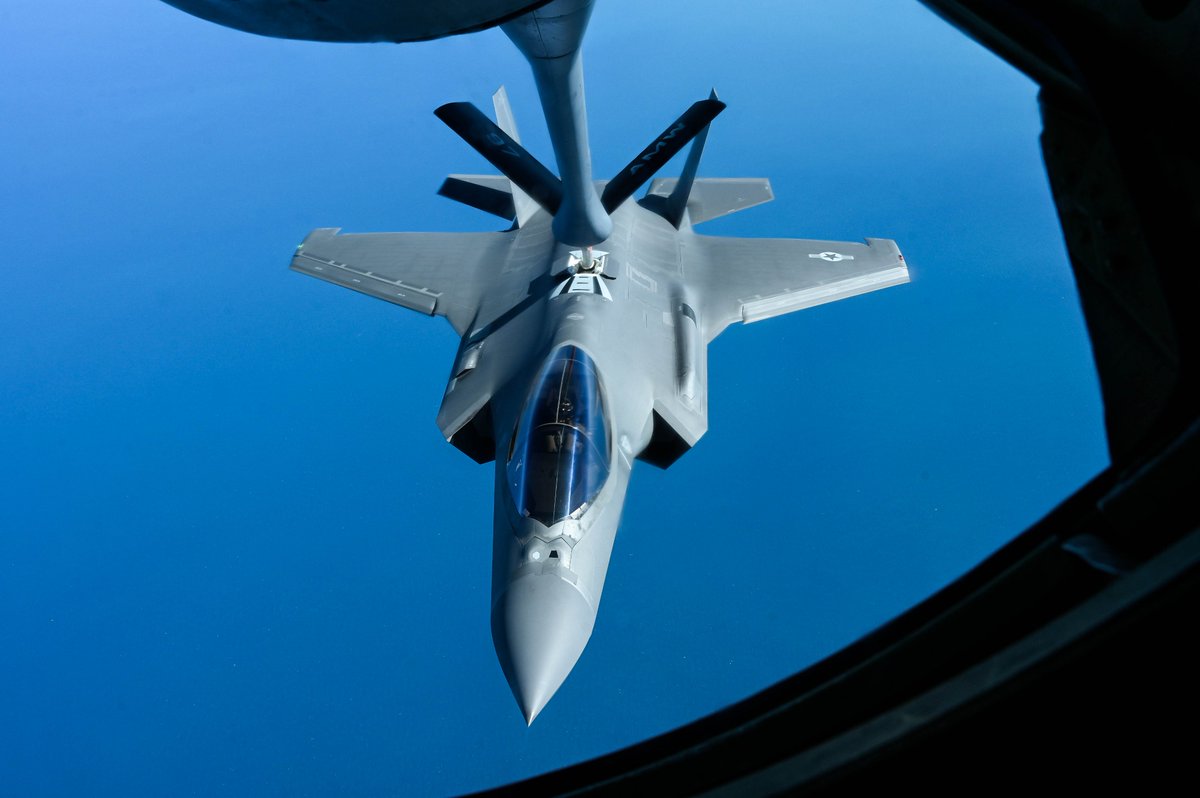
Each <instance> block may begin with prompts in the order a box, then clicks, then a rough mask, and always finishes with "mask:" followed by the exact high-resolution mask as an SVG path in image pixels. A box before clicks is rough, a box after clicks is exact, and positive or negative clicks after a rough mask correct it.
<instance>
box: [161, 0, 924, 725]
mask: <svg viewBox="0 0 1200 798" xmlns="http://www.w3.org/2000/svg"><path fill="white" fill-rule="evenodd" d="M172 1H173V2H174V1H175V0H172ZM197 2H198V0H188V3H189V4H191V5H196V4H197ZM177 4H179V5H181V6H184V5H185V3H184V2H178V3H177ZM216 5H221V4H216ZM366 5H368V6H369V5H370V4H369V3H367V4H366ZM232 7H234V8H246V7H248V6H245V5H240V6H232ZM591 10H592V0H554V2H551V3H549V4H547V5H543V6H541V7H540V8H538V9H537V10H534V11H527V12H525V13H524V14H521V15H519V16H517V17H515V18H511V19H510V20H509V21H507V22H505V23H503V25H502V28H503V30H504V32H505V33H506V34H507V35H508V36H509V38H510V39H511V40H512V41H513V42H514V43H515V44H516V46H517V47H518V48H520V50H521V52H522V53H523V54H524V55H525V56H526V58H527V59H528V60H529V63H530V65H531V66H532V68H533V72H534V76H535V79H536V83H537V87H538V92H539V95H540V99H541V102H542V106H543V109H544V112H545V116H546V122H547V125H548V127H549V131H550V136H551V141H552V144H553V147H554V154H555V157H556V160H557V165H558V176H555V175H554V174H553V173H551V172H550V170H548V169H547V168H546V167H544V166H543V165H542V164H540V163H539V162H538V161H537V160H536V159H534V158H533V157H532V156H531V155H530V154H529V153H527V152H526V151H525V150H524V149H523V148H522V147H521V145H520V142H519V137H518V135H517V129H516V126H515V124H514V121H513V115H512V112H511V110H510V107H509V104H508V100H507V96H506V94H505V92H504V90H503V89H501V90H500V91H499V92H497V93H496V95H495V97H494V98H493V100H494V105H495V114H496V122H495V123H494V122H492V120H490V119H489V118H488V117H486V116H485V115H484V114H483V113H481V112H480V111H478V110H477V109H476V108H474V107H473V106H471V105H469V104H467V103H452V104H449V105H445V106H442V107H441V108H439V109H437V111H436V113H437V114H438V116H439V117H440V118H441V119H442V120H443V121H445V122H446V123H447V124H448V125H449V126H450V127H451V128H452V129H453V130H454V131H455V132H457V133H458V134H459V135H460V136H462V138H464V139H465V140H466V141H467V142H468V143H469V144H471V145H472V146H473V147H474V148H475V149H476V150H478V151H479V152H480V153H481V154H482V155H483V156H484V157H485V158H486V159H487V160H488V161H489V162H490V163H491V164H492V165H494V166H495V167H496V168H497V170H499V172H500V173H501V174H500V175H453V176H451V177H449V178H448V179H447V180H446V181H445V183H444V184H443V185H442V187H441V189H440V191H439V193H441V194H443V195H445V196H447V197H450V198H452V199H455V200H458V201H461V202H464V203H466V204H468V205H471V206H472V207H475V208H479V209H481V210H484V211H488V212H490V213H493V214H496V215H498V216H500V217H502V218H504V219H506V220H509V221H510V222H511V227H509V228H508V229H506V230H504V231H502V232H495V233H367V234H340V233H339V232H338V229H336V228H321V229H317V230H314V231H312V232H311V233H310V234H309V235H308V237H307V238H306V239H305V240H304V243H303V244H301V245H300V247H299V248H298V249H297V250H296V253H295V256H294V257H293V259H292V263H291V267H292V268H293V269H295V270H296V271H299V272H303V273H304V274H308V275H312V276H313V277H319V278H321V279H322V280H327V281H329V282H331V283H335V284H337V285H341V286H345V287H347V288H352V289H354V290H356V291H360V292H362V293H366V294H370V295H371V296H375V297H378V298H380V299H384V300H387V301H389V302H392V303H394V304H397V305H400V306H402V307H406V308H410V309H412V310H417V311H420V312H422V313H426V314H429V315H436V316H444V317H446V319H447V320H448V321H449V322H450V324H451V325H452V326H453V327H454V329H455V331H457V332H458V333H459V335H461V336H462V341H461V343H460V345H459V348H458V353H457V355H456V356H455V359H454V364H453V366H452V368H451V370H450V379H449V383H448V384H447V386H446V392H445V397H444V398H443V400H442V406H441V410H440V411H439V412H438V417H437V423H438V426H439V427H440V428H441V430H442V433H443V434H444V435H445V436H446V439H447V440H448V441H450V442H451V443H452V444H454V445H455V446H457V447H458V448H459V449H461V450H462V451H463V452H465V453H466V454H468V455H469V456H471V457H472V458H474V459H475V460H476V461H477V462H479V463H487V462H491V461H493V460H494V461H495V463H496V481H495V515H494V537H493V566H492V636H493V639H494V642H495V646H496V653H497V655H498V657H499V660H500V664H501V666H502V667H503V669H504V674H505V676H506V677H507V678H508V682H509V684H510V685H511V687H512V691H513V694H514V696H515V697H516V699H517V703H518V704H519V705H520V707H521V711H522V713H523V714H524V716H525V719H526V721H527V722H529V723H532V721H533V719H534V717H536V716H537V714H538V712H540V711H541V710H542V708H543V707H544V706H545V705H546V702H547V701H549V700H550V697H551V696H553V695H554V693H555V691H557V690H558V688H559V686H560V685H561V684H562V682H563V680H564V679H565V678H566V676H567V674H568V673H569V672H570V671H571V669H572V668H573V667H574V665H575V662H576V661H577V660H578V659H579V656H580V654H581V653H582V651H583V648H584V646H585V645H586V644H587V641H588V639H589V637H590V636H591V633H592V627H593V625H594V623H595V620H596V611H597V609H598V607H599V604H600V596H601V593H602V591H603V589H604V579H605V574H606V572H607V570H608V563H609V557H610V555H611V553H612V548H613V541H614V539H615V537H616V534H617V528H618V523H619V520H620V516H621V508H622V505H623V504H624V500H625V491H626V487H627V486H628V484H629V478H630V473H631V471H632V469H633V462H634V460H639V459H640V460H643V461H645V462H648V463H651V464H653V465H656V466H659V467H661V468H666V467H667V466H669V465H671V463H673V462H675V461H676V460H677V459H678V458H679V457H680V456H681V455H682V454H683V453H684V452H686V451H687V450H688V449H690V448H691V447H692V446H694V445H695V443H696V442H697V441H698V440H699V439H700V437H701V436H702V435H704V432H705V430H706V429H707V426H708V389H707V379H708V374H707V365H706V349H707V346H708V343H709V342H710V341H712V340H713V339H714V338H715V337H716V336H717V335H718V334H720V332H721V331H722V330H724V329H725V328H726V327H727V326H729V325H730V324H731V323H733V322H738V321H740V322H743V323H750V322H754V321H760V320H762V319H767V318H770V317H772V316H778V315H780V314H783V313H789V312H791V311H794V310H801V309H803V308H808V307H812V306H814V305H819V304H823V303H826V302H833V301H835V300H839V299H844V298H846V297H850V296H854V295H856V294H862V293H865V292H868V291H874V290H876V289H879V288H886V287H888V286H893V285H898V284H900V283H904V282H907V281H908V270H907V268H906V266H905V263H904V258H903V256H902V255H901V254H900V251H899V249H898V248H897V247H896V244H895V242H893V241H890V240H887V239H876V238H868V239H866V243H849V242H839V241H809V240H802V239H758V238H754V239H750V238H723V237H711V236H704V235H699V234H697V233H695V232H693V227H694V226H695V225H697V224H699V223H701V222H704V221H707V220H709V219H713V218H716V217H718V216H723V215H725V214H728V213H732V212H734V211H739V210H742V209H745V208H749V207H752V206H754V205H758V204H761V203H764V202H767V201H769V200H770V199H772V193H771V188H770V185H769V183H768V182H767V180H765V179H762V178H722V179H705V178H699V177H697V167H698V165H699V162H700V155H701V151H702V149H703V146H704V141H705V138H706V136H707V132H708V126H709V123H710V122H711V121H712V120H713V118H715V117H716V115H717V114H719V113H720V112H721V110H722V109H723V108H724V107H725V106H724V104H723V103H722V102H721V101H720V100H718V99H717V98H716V95H715V93H714V94H713V95H712V96H710V97H709V98H708V99H705V100H701V101H699V102H697V103H695V104H694V105H693V106H692V107H691V108H689V109H688V110H687V111H686V112H685V113H684V114H683V115H682V116H681V117H679V119H677V120H676V121H675V122H674V123H672V124H671V125H670V126H669V127H668V128H667V129H666V130H664V131H663V132H662V134H661V135H659V136H658V137H657V138H655V139H654V141H652V142H651V144H650V145H649V146H648V147H647V148H646V149H645V150H644V151H643V152H641V153H640V154H639V155H638V156H637V157H636V158H634V159H633V161H631V162H630V163H629V165H628V166H626V167H625V168H624V169H623V170H621V172H620V173H618V174H617V175H616V176H615V177H614V178H613V179H612V180H609V181H595V180H593V178H592V174H591V159H590V154H589V147H588V138H587V127H586V114H585V109H584V94H583V78H582V66H581V61H580V44H581V41H582V38H583V34H584V30H585V28H586V25H587V21H588V18H589V16H590V14H591ZM243 26H244V27H248V25H243ZM259 32H262V31H259ZM267 32H268V33H269V34H271V32H270V31H267ZM271 35H281V34H278V33H275V34H271ZM689 142H690V143H691V149H690V151H689V153H688V155H687V159H686V162H685V164H684V167H683V171H682V174H681V176H680V177H679V178H654V177H653V176H654V174H655V172H656V171H657V170H658V169H659V168H660V167H662V166H663V165H664V164H666V162H667V161H668V160H670V158H671V157H672V156H674V155H675V154H676V153H678V152H680V151H681V150H682V149H683V148H684V147H685V146H687V144H688V143H689ZM647 182H649V183H650V186H649V190H648V192H647V193H646V194H645V195H644V196H642V197H641V198H637V199H635V198H634V194H635V192H637V191H638V190H639V189H640V188H641V187H642V186H644V185H645V184H646V183H647Z"/></svg>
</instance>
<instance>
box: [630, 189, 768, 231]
mask: <svg viewBox="0 0 1200 798" xmlns="http://www.w3.org/2000/svg"><path fill="white" fill-rule="evenodd" d="M678 183H679V181H678V179H677V178H674V177H657V178H655V179H654V182H653V183H651V184H650V193H649V195H648V196H650V197H664V198H666V197H670V196H672V195H673V194H674V193H675V190H676V188H677V187H678ZM773 199H775V194H774V193H773V192H772V191H771V181H770V180H768V179H767V178H765V177H700V178H696V180H695V182H693V184H692V188H691V191H690V192H689V193H688V198H687V211H688V217H689V218H690V219H691V222H692V224H700V223H701V222H707V221H708V220H709V219H716V218H717V217H718V216H725V215H726V214H730V213H736V212H737V211H744V210H746V209H747V208H753V207H754V206H755V205H762V204H763V203H765V202H770V201H771V200H773Z"/></svg>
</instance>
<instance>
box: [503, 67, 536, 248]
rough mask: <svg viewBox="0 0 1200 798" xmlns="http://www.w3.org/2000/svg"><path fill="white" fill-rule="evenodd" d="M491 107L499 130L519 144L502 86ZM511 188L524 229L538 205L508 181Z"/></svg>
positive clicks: (506, 96) (511, 113)
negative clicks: (494, 110)
mask: <svg viewBox="0 0 1200 798" xmlns="http://www.w3.org/2000/svg"><path fill="white" fill-rule="evenodd" d="M492 107H493V108H495V109H496V124H497V125H499V126H500V129H501V130H503V131H504V132H505V133H507V134H508V135H509V136H511V137H512V140H513V141H515V142H517V143H518V144H520V143H521V136H520V134H519V133H517V120H516V117H514V116H513V112H512V106H511V105H509V104H508V92H507V91H506V90H505V88H504V87H503V86H501V87H500V88H498V89H496V93H495V94H493V95H492ZM509 184H510V185H511V186H512V198H513V206H514V207H515V209H516V214H517V225H518V226H519V227H524V226H525V223H526V222H528V221H529V219H530V218H531V217H532V216H533V215H534V214H535V213H537V211H538V204H537V203H536V202H534V201H533V198H532V197H530V196H529V195H528V194H526V193H525V192H524V191H522V190H521V187H520V186H518V185H517V184H516V183H513V182H512V181H511V180H509Z"/></svg>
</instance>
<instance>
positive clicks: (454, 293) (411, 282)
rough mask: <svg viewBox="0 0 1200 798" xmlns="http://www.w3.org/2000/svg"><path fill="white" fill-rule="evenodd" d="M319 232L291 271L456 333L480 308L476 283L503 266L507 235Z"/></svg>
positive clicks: (300, 252)
mask: <svg viewBox="0 0 1200 798" xmlns="http://www.w3.org/2000/svg"><path fill="white" fill-rule="evenodd" d="M339 230H340V228H337V227H321V228H317V229H316V230H313V231H312V232H311V233H309V234H308V237H307V238H305V239H304V243H302V244H301V245H300V246H299V247H297V248H296V252H295V254H294V255H293V256H292V262H291V268H292V269H293V270H294V271H297V272H300V273H302V274H307V275H310V276H312V277H316V278H319V279H321V280H325V281H326V282H330V283H333V284H334V285H340V286H343V287H344V288H349V289H351V290H354V291H358V292H360V293H364V294H367V295H369V296H373V297H376V298H378V299H382V300H385V301H387V302H391V303H393V304H396V305H400V306H401V307H405V308H409V309H410V310H415V311H418V312H420V313H424V314H427V315H430V316H434V315H437V316H445V317H446V318H447V319H448V320H449V321H450V323H451V325H453V326H454V328H455V329H456V330H459V331H460V332H461V330H463V329H465V328H466V326H467V325H468V324H470V322H471V319H472V318H473V316H474V313H475V309H476V307H477V306H478V302H479V296H480V288H479V280H478V279H476V278H477V277H478V276H479V274H480V271H481V270H482V269H483V268H484V267H485V266H486V265H487V264H493V265H494V264H496V263H503V261H504V258H505V256H506V254H507V251H508V247H509V245H510V244H511V242H512V235H511V234H510V233H347V234H339V233H338V231H339Z"/></svg>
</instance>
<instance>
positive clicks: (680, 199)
mask: <svg viewBox="0 0 1200 798" xmlns="http://www.w3.org/2000/svg"><path fill="white" fill-rule="evenodd" d="M708 99H710V100H715V99H717V90H716V89H713V90H712V91H711V92H710V93H709V95H708ZM708 128H709V125H705V126H704V129H703V130H701V131H700V132H699V133H697V134H696V138H694V139H692V148H691V149H690V150H688V157H687V161H686V162H685V163H684V165H683V173H682V174H681V175H679V182H678V183H676V184H675V190H674V191H672V192H671V196H669V197H668V198H667V203H666V208H665V209H664V211H665V213H664V215H665V216H666V219H667V221H668V222H670V223H671V224H673V225H674V226H675V228H676V229H679V225H681V224H683V212H684V211H685V210H687V201H688V197H690V196H691V195H692V184H693V183H694V182H696V170H697V169H699V167H700V156H701V154H702V153H703V152H704V142H705V140H706V139H708Z"/></svg>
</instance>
